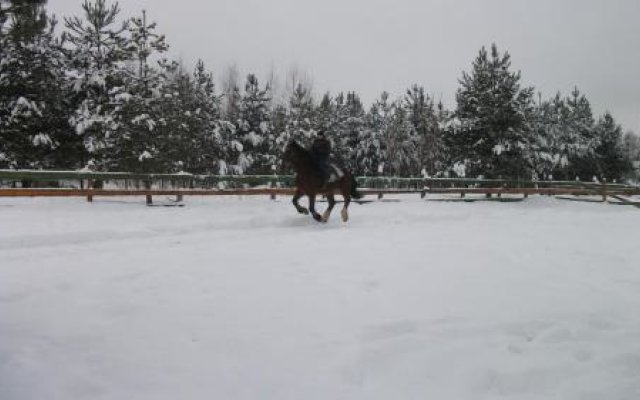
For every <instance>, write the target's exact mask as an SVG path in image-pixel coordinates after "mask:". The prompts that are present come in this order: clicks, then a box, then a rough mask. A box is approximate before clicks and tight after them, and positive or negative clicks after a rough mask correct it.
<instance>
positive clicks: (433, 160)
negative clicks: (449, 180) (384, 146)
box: [404, 85, 443, 175]
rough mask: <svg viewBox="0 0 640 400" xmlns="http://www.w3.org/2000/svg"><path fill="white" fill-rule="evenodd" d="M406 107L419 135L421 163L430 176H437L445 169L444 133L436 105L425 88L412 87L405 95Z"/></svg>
mask: <svg viewBox="0 0 640 400" xmlns="http://www.w3.org/2000/svg"><path fill="white" fill-rule="evenodd" d="M404 106H405V107H406V109H407V113H408V117H409V120H410V121H411V124H412V125H413V129H414V131H415V134H417V135H418V138H419V140H420V143H419V146H420V148H419V154H420V160H419V163H420V165H422V167H423V168H424V170H425V172H426V173H427V174H429V175H436V174H437V173H438V172H439V171H441V170H442V169H443V166H442V164H443V154H442V153H443V149H442V146H443V145H442V132H441V127H440V121H439V115H438V111H437V110H436V106H435V103H434V101H433V99H432V98H431V97H429V95H426V94H425V92H424V88H423V87H421V86H418V85H413V86H411V87H410V88H409V89H408V90H407V93H406V95H405V98H404Z"/></svg>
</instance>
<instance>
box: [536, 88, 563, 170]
mask: <svg viewBox="0 0 640 400" xmlns="http://www.w3.org/2000/svg"><path fill="white" fill-rule="evenodd" d="M567 114H568V109H567V106H566V103H565V101H564V99H563V98H562V96H561V95H560V93H557V94H556V95H555V96H554V97H553V98H551V99H549V100H545V101H540V102H539V104H537V105H536V107H535V111H534V118H533V121H532V136H531V140H530V142H529V156H530V162H531V166H532V168H533V171H534V172H535V174H536V177H537V179H542V180H548V179H552V178H553V177H554V176H556V175H557V176H560V175H561V174H562V171H563V170H564V169H566V168H567V166H568V163H569V159H568V157H569V153H568V145H569V143H568V142H567V140H568V137H567V135H566V133H567Z"/></svg>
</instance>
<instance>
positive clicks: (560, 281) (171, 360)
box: [0, 196, 640, 400]
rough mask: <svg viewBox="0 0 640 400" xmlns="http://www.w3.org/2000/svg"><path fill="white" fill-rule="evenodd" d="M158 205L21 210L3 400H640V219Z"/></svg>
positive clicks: (568, 206) (8, 216)
mask: <svg viewBox="0 0 640 400" xmlns="http://www.w3.org/2000/svg"><path fill="white" fill-rule="evenodd" d="M143 203H144V200H143V199H141V198H137V199H115V200H114V199H97V200H96V201H95V203H93V204H89V203H86V202H85V201H84V200H82V199H0V399H2V400H31V399H33V400H73V399H82V400H84V399H113V400H123V399H134V400H137V399H149V400H151V399H153V400H158V399H166V400H175V399H220V400H222V399H225V400H226V399H318V400H320V399H322V400H326V399H363V400H364V399H367V400H370V399H437V400H446V399H496V398H500V399H502V398H504V399H584V400H589V399H593V400H596V399H607V400H615V399H619V400H630V399H638V398H640V241H639V238H640V235H639V230H640V210H638V209H636V208H633V207H628V206H614V205H609V204H599V203H578V202H569V201H562V200H557V199H552V198H537V197H533V198H530V199H528V200H527V201H525V202H520V203H494V202H477V203H453V202H426V201H423V200H420V199H418V197H417V196H411V197H407V198H404V199H403V201H402V202H374V203H369V204H365V205H353V207H352V210H351V221H350V222H349V223H348V224H347V225H346V226H345V225H343V224H342V223H341V222H340V221H339V208H336V211H335V213H334V216H333V219H332V220H331V221H330V222H329V223H328V224H326V225H321V224H317V223H315V222H314V221H312V220H311V219H310V218H308V217H303V216H299V215H297V214H296V213H295V212H294V209H293V207H292V206H291V205H290V203H289V199H288V198H280V199H279V200H278V201H276V202H273V201H270V200H268V199H267V198H266V197H259V198H242V199H239V198H217V199H216V198H187V199H186V207H183V208H177V207H151V208H149V207H146V206H145V205H144V204H143ZM323 206H324V205H321V207H323ZM338 206H341V205H338Z"/></svg>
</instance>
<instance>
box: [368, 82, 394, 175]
mask: <svg viewBox="0 0 640 400" xmlns="http://www.w3.org/2000/svg"><path fill="white" fill-rule="evenodd" d="M393 108H394V105H393V103H392V102H390V101H389V93H387V92H382V94H381V95H380V98H379V99H376V100H375V101H374V103H373V104H372V106H371V109H370V110H369V113H368V115H367V128H368V129H369V130H371V132H372V133H371V134H372V136H373V137H375V138H376V139H377V141H378V148H377V149H376V151H377V154H376V155H375V157H372V158H375V162H373V163H372V165H371V169H372V170H373V171H372V175H384V174H385V173H386V172H387V168H389V165H391V164H389V159H388V152H389V145H391V146H392V147H393V142H392V138H393V135H394V132H392V129H391V122H392V116H393Z"/></svg>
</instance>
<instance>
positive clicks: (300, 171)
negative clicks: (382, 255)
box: [284, 141, 362, 222]
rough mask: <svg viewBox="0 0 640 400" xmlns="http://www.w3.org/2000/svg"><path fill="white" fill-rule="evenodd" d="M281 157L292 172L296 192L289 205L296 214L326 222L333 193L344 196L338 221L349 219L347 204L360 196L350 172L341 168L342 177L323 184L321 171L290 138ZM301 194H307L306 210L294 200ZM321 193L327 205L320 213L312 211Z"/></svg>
mask: <svg viewBox="0 0 640 400" xmlns="http://www.w3.org/2000/svg"><path fill="white" fill-rule="evenodd" d="M284 160H285V161H287V162H289V163H290V164H291V165H292V166H293V169H294V170H295V171H296V182H295V183H296V192H295V194H294V196H293V205H294V206H295V207H296V210H298V212H299V213H300V214H305V215H306V214H309V212H311V215H312V216H313V218H314V219H315V220H316V221H318V222H327V221H328V220H329V216H330V215H331V210H333V206H335V204H336V200H335V198H334V195H335V194H341V195H342V197H343V198H344V207H343V208H342V212H341V214H342V220H343V221H344V222H347V220H348V219H349V212H348V211H347V209H348V208H349V203H351V199H352V198H353V199H359V198H361V197H362V195H361V194H360V193H358V191H357V190H356V188H357V183H356V180H355V178H354V177H353V175H352V174H351V172H349V171H346V170H344V171H343V176H342V177H341V178H340V179H339V180H337V181H335V182H330V183H327V184H324V183H323V178H322V172H321V171H320V170H319V168H318V166H317V165H316V163H315V162H314V161H313V158H312V156H311V154H310V153H309V151H308V150H307V149H305V148H304V147H302V146H300V145H299V144H298V143H297V142H295V141H291V142H289V144H287V147H286V148H285V151H284ZM303 195H307V196H308V197H309V209H308V210H307V209H306V208H304V207H302V206H301V205H300V204H298V200H300V197H302V196H303ZM317 195H325V196H327V201H328V203H329V206H328V207H327V209H326V210H325V212H324V214H322V215H320V214H318V213H317V212H316V208H315V204H316V196H317Z"/></svg>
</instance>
